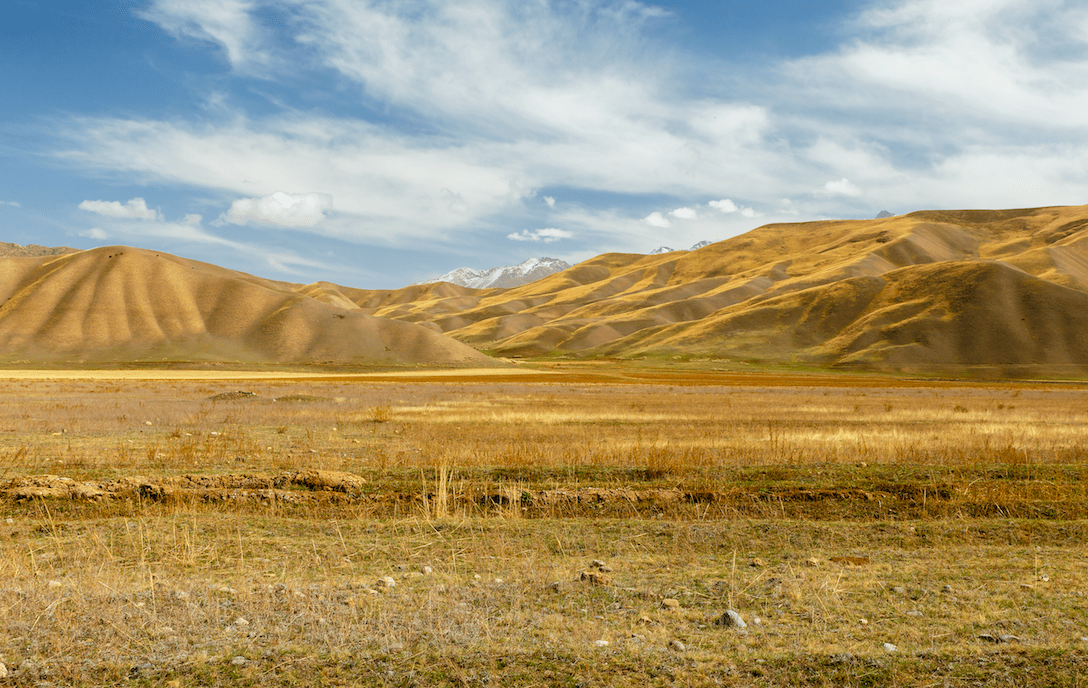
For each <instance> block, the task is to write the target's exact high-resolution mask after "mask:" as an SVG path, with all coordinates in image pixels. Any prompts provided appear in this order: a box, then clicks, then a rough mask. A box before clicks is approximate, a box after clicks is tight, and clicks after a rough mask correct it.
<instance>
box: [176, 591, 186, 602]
mask: <svg viewBox="0 0 1088 688" xmlns="http://www.w3.org/2000/svg"><path fill="white" fill-rule="evenodd" d="M174 599H175V600H187V599H189V593H187V592H185V591H184V590H175V591H174Z"/></svg>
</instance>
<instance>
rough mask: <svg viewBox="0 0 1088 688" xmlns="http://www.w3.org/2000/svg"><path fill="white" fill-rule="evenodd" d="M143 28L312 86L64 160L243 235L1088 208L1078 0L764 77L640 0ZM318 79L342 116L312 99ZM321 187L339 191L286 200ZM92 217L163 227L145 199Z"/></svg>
mask: <svg viewBox="0 0 1088 688" xmlns="http://www.w3.org/2000/svg"><path fill="white" fill-rule="evenodd" d="M138 16H139V17H140V18H142V19H144V20H146V21H148V22H152V23H154V24H155V25H157V26H158V27H159V28H161V29H162V30H164V31H166V32H167V33H168V34H170V35H171V36H174V37H177V38H178V39H179V40H182V41H183V42H197V43H201V44H205V45H212V46H216V47H217V48H218V49H219V51H220V52H219V55H220V56H221V58H222V59H223V60H224V62H225V63H226V64H227V65H229V68H230V70H231V75H230V77H225V78H233V79H237V80H246V81H245V83H246V84H247V85H249V84H253V83H257V84H258V85H261V84H265V85H267V88H273V87H280V88H285V89H288V92H287V93H286V95H285V96H283V100H284V101H285V102H287V103H288V104H287V105H281V106H280V107H274V108H271V109H270V110H268V111H262V112H260V113H254V112H253V111H251V110H248V109H247V108H246V107H245V106H243V105H241V104H240V103H241V100H240V99H233V100H232V99H231V98H229V97H227V98H226V100H225V101H224V105H223V108H224V110H223V112H222V116H221V117H219V118H218V119H217V118H215V117H210V118H209V119H208V120H203V121H199V122H198V121H188V122H187V121H184V120H179V119H172V120H160V119H154V118H138V117H132V118H120V117H113V118H84V119H77V120H73V121H71V123H70V127H69V129H68V131H67V133H68V135H69V141H70V145H69V147H68V150H66V151H65V152H64V154H63V155H64V156H65V157H66V158H67V159H68V160H70V161H72V162H73V163H74V164H78V165H81V166H85V167H88V168H97V169H101V170H107V171H110V172H122V173H128V174H131V175H133V176H134V177H138V178H140V179H149V180H153V181H158V182H162V183H168V184H173V185H185V186H192V187H195V188H199V189H206V190H209V191H211V192H214V194H211V195H218V196H219V197H221V198H226V199H230V198H235V199H238V200H235V201H233V202H232V203H231V204H230V207H229V208H227V209H225V210H224V208H223V207H222V206H221V207H219V208H217V209H216V210H215V211H214V212H217V213H219V212H222V214H221V215H220V220H219V221H218V222H221V223H227V224H237V225H241V224H246V223H260V224H267V225H275V226H278V227H284V228H291V229H295V230H298V231H305V232H311V233H314V234H321V235H325V236H329V237H335V238H338V239H344V240H349V241H354V242H361V243H372V244H395V245H402V246H410V245H414V244H417V243H418V241H419V240H421V239H425V240H430V241H433V242H455V241H457V240H458V238H459V237H463V236H467V235H471V234H473V233H487V232H490V233H491V235H492V236H494V237H501V236H507V237H508V238H509V239H511V240H514V241H527V242H551V241H557V240H559V239H572V240H574V241H578V242H582V243H581V244H580V246H582V248H583V249H584V250H586V251H592V250H597V249H600V250H611V249H617V248H621V249H622V248H625V247H626V248H633V247H634V246H635V245H636V244H640V243H641V242H644V241H652V240H653V239H654V238H655V236H656V233H660V231H661V230H665V229H668V230H669V232H670V233H671V234H670V236H674V235H675V234H678V233H679V234H683V233H691V234H693V236H692V237H691V239H692V240H699V239H703V238H721V237H722V235H724V234H727V233H730V232H734V233H735V232H739V231H743V230H745V229H750V228H751V227H752V226H753V224H754V222H753V221H754V220H755V219H756V218H759V219H760V220H762V221H776V220H784V219H792V220H796V219H798V215H801V216H802V219H808V218H818V217H833V216H840V217H871V216H872V215H873V214H874V213H875V212H876V211H877V210H879V209H881V208H885V207H886V208H889V209H893V210H896V211H908V210H913V209H919V208H936V207H1008V206H1017V205H1023V206H1028V205H1045V204H1061V203H1078V202H1084V201H1085V200H1088V199H1085V195H1086V194H1085V189H1086V188H1088V119H1086V118H1085V117H1084V112H1086V111H1088V11H1086V10H1085V9H1084V8H1083V7H1081V6H1080V4H1079V3H1074V2H1063V1H1062V0H1042V2H1039V1H1038V0H1036V1H1035V2H1028V0H996V1H989V0H985V1H984V0H969V1H967V2H964V3H959V4H955V3H952V4H949V3H947V2H940V1H939V0H876V1H875V2H873V3H869V4H867V5H866V9H865V10H864V11H862V12H861V13H859V14H857V15H856V16H854V17H853V19H852V20H851V23H849V24H848V25H846V26H843V27H840V28H841V31H842V33H843V40H842V43H841V45H840V46H839V47H838V48H836V49H833V50H830V51H827V52H825V53H823V54H816V55H810V56H807V57H803V58H800V59H794V60H782V61H779V62H771V63H764V64H755V65H753V64H729V62H728V56H727V55H722V56H709V57H708V56H707V55H696V54H693V53H688V52H685V51H684V49H683V48H681V47H678V46H676V45H668V44H665V43H663V42H661V41H662V40H663V39H661V38H660V36H662V35H665V34H664V33H662V32H661V31H660V29H661V27H663V26H665V24H666V23H667V22H674V21H678V20H679V19H678V15H675V14H670V13H668V12H665V11H663V10H661V9H660V8H657V7H654V6H652V5H649V4H645V3H640V2H635V1H633V0H616V1H609V0H589V1H587V2H578V3H553V2H528V3H526V2H514V0H471V1H469V2H455V3H451V2H446V1H444V0H415V1H414V2H411V3H391V2H381V1H378V0H358V1H355V2H345V1H344V0H306V1H305V2H303V0H276V1H275V2H272V1H271V0H269V1H267V2H265V1H262V0H215V1H213V0H151V2H150V3H149V4H148V5H147V7H146V8H145V9H143V10H141V11H140V12H139V13H138ZM329 74H333V75H335V82H333V81H329V80H328V79H329V77H328V75H329ZM306 78H312V79H326V81H325V82H321V85H320V86H319V88H325V90H326V91H327V92H328V93H329V94H332V95H329V97H330V98H333V97H336V98H340V99H341V100H340V101H338V102H337V107H332V108H328V109H327V110H313V109H305V108H297V109H296V108H294V107H292V106H291V105H290V104H289V103H290V102H291V94H290V92H289V89H290V88H293V87H292V86H290V84H291V83H292V80H295V81H298V80H304V79H306ZM331 113H336V114H331ZM300 189H319V190H320V191H321V193H287V192H284V191H282V190H300ZM538 192H539V193H540V194H541V195H538ZM560 192H562V193H560ZM543 194H547V195H543ZM579 194H581V197H583V198H597V197H600V198H605V199H607V200H603V201H589V200H583V201H577V200H568V198H571V199H574V198H579ZM726 194H728V195H729V198H724V197H723V196H725V195H726ZM557 195H558V196H559V197H561V198H562V199H563V202H562V203H558V204H557V203H556V202H555V199H556V197H557ZM333 197H335V199H336V212H335V213H330V212H329V211H330V210H331V208H332V200H331V199H332V198H333ZM532 198H535V199H536V200H535V201H534V203H532V204H530V203H527V200H528V199H532ZM541 199H543V203H541V202H540V200H541ZM662 199H665V200H662ZM714 199H719V200H714ZM137 201H138V202H139V204H138V205H134V204H136V202H137ZM530 206H531V207H530ZM80 207H81V208H83V209H85V210H89V211H91V212H95V213H98V214H100V215H105V216H108V217H113V218H130V219H131V218H139V219H144V220H155V219H157V214H156V211H154V210H151V209H148V208H147V207H146V205H144V204H143V201H142V199H133V200H132V201H129V202H128V204H125V205H122V204H120V203H119V202H116V201H114V202H106V201H85V202H84V204H81V205H80ZM512 222H517V223H518V224H517V225H514V226H519V225H520V226H526V225H527V224H528V223H529V222H533V223H534V224H535V226H548V225H551V226H555V225H560V226H563V227H565V228H567V229H563V230H557V229H543V230H533V231H530V230H524V231H521V232H516V233H509V228H510V224H511V223H512ZM536 223H539V224H536ZM183 224H184V223H183ZM197 224H199V223H197ZM212 224H213V225H216V223H212ZM529 226H533V225H529ZM549 232H561V233H564V234H563V235H562V236H561V235H559V234H554V233H552V234H549ZM708 234H714V236H705V235H708ZM700 235H703V236H700ZM674 240H675V241H677V242H679V241H681V240H686V239H684V238H683V237H681V238H675V239H670V241H674ZM572 243H573V242H572Z"/></svg>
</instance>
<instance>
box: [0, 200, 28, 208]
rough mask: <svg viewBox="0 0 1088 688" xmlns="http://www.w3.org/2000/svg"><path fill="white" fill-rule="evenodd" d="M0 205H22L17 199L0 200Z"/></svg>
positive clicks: (18, 206)
mask: <svg viewBox="0 0 1088 688" xmlns="http://www.w3.org/2000/svg"><path fill="white" fill-rule="evenodd" d="M0 205H10V206H11V207H13V208H22V207H23V206H22V205H21V204H20V203H19V202H18V201H0Z"/></svg>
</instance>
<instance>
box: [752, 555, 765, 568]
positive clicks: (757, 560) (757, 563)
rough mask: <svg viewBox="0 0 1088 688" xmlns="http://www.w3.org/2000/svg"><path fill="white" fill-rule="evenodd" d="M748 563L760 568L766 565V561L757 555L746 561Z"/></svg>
mask: <svg viewBox="0 0 1088 688" xmlns="http://www.w3.org/2000/svg"><path fill="white" fill-rule="evenodd" d="M748 565H749V566H754V567H756V568H758V569H761V568H763V567H764V566H766V565H767V562H765V561H763V560H762V559H760V558H759V557H755V558H754V559H752V560H751V561H750V562H748Z"/></svg>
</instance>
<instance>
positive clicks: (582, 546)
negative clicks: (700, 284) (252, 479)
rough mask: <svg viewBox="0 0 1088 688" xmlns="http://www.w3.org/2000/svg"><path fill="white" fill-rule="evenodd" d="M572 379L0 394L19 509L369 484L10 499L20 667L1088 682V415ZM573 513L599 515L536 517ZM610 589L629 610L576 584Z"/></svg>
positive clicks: (963, 389) (785, 383) (1005, 389)
mask: <svg viewBox="0 0 1088 688" xmlns="http://www.w3.org/2000/svg"><path fill="white" fill-rule="evenodd" d="M553 379H554V381H553V382H549V383H544V382H522V381H518V380H516V379H513V378H510V379H502V380H497V381H496V380H476V381H469V380H466V379H458V380H456V381H451V382H433V381H432V382H417V381H383V382H375V381H363V380H358V379H355V380H351V381H340V380H325V381H322V380H314V379H298V380H289V379H278V380H247V381H245V382H244V383H239V382H238V381H235V380H231V381H221V382H217V381H214V380H177V381H169V382H165V381H132V380H115V381H110V380H58V381H48V380H5V381H0V486H2V485H3V484H5V483H10V481H12V480H14V479H18V478H21V477H25V476H29V475H34V474H42V473H54V474H58V475H63V476H68V477H72V478H75V479H77V480H91V479H103V478H108V477H117V476H132V475H144V476H149V479H156V478H165V477H168V476H174V475H179V474H183V473H185V474H194V473H196V474H199V473H203V474H212V475H225V474H242V473H245V474H251V475H255V474H268V475H274V474H279V473H282V472H291V471H301V470H306V469H312V468H320V469H326V470H336V471H348V472H351V473H354V474H358V475H360V476H362V477H364V478H365V479H366V480H367V481H368V482H367V483H366V485H365V487H364V488H362V489H363V492H364V493H365V494H359V495H339V494H331V493H330V495H329V498H328V499H314V500H302V499H300V500H295V501H291V500H287V501H285V500H282V499H242V498H237V499H231V498H229V497H226V498H224V497H222V496H219V497H216V498H215V499H210V500H206V499H203V498H199V499H198V498H194V499H174V500H170V499H166V500H155V499H148V498H146V497H140V496H138V495H137V494H128V495H124V496H121V497H118V498H114V499H105V500H101V501H95V502H80V501H74V502H73V501H67V500H57V499H30V500H23V501H17V500H11V499H9V500H6V501H0V519H2V520H0V619H2V622H0V662H4V663H5V664H7V666H8V667H9V668H11V669H17V670H18V674H17V676H16V677H15V680H16V681H17V684H18V685H34V684H36V683H41V684H52V685H90V684H99V685H115V684H120V683H126V684H132V685H149V686H151V685H154V686H182V685H185V686H189V685H194V686H195V685H285V686H286V685H316V684H327V685H389V686H393V685H458V686H461V685H487V684H489V683H496V682H503V683H506V684H510V685H586V686H590V685H602V686H603V685H614V686H638V685H898V686H905V685H934V684H936V685H944V684H948V685H995V686H996V685H1009V684H1019V685H1071V686H1072V685H1078V682H1080V683H1083V681H1084V679H1085V678H1086V676H1088V658H1086V655H1085V649H1086V648H1088V641H1084V640H1082V637H1086V636H1088V611H1086V609H1088V600H1086V599H1085V593H1084V591H1085V590H1088V569H1086V568H1085V559H1084V549H1083V546H1084V542H1085V541H1086V537H1088V523H1086V521H1085V513H1086V511H1085V505H1086V504H1088V493H1086V491H1085V485H1086V484H1088V481H1086V478H1088V461H1086V456H1088V454H1086V453H1085V451H1086V448H1085V445H1086V439H1088V438H1086V437H1085V435H1084V434H1083V428H1084V427H1086V421H1088V390H1086V389H1085V388H1084V387H1082V386H1080V385H1072V384H1065V385H1061V384H1049V385H1028V384H1020V385H984V384H966V383H962V384H948V383H925V382H909V383H904V384H902V385H896V384H895V383H894V381H887V382H888V384H887V385H886V386H884V387H877V386H872V381H871V380H869V381H866V380H859V381H857V382H856V383H855V384H853V385H851V384H850V383H849V379H846V380H843V379H840V380H838V381H837V383H836V384H834V385H832V384H812V383H813V380H808V381H807V382H808V383H809V384H798V383H799V382H801V383H805V382H806V381H805V380H803V379H802V380H799V379H797V378H793V379H784V378H783V379H780V380H778V382H780V383H782V384H774V381H773V380H769V379H768V378H755V377H753V378H750V380H756V379H761V380H762V382H763V384H759V385H755V384H751V385H745V384H736V383H735V382H734V383H731V384H706V383H707V382H714V381H715V378H714V377H713V376H704V377H703V378H702V379H701V378H700V376H699V375H695V374H692V375H691V376H690V377H685V376H683V375H671V376H670V375H664V374H663V375H660V376H659V377H658V378H657V381H656V382H655V379H654V376H653V375H647V376H644V379H643V381H642V382H637V381H632V380H630V379H628V380H627V381H626V382H624V383H623V384H602V383H599V382H598V383H595V384H590V383H588V382H586V381H585V380H586V379H587V378H586V377H585V376H584V375H581V374H579V376H564V375H563V374H562V373H559V374H557V375H556V376H555V377H554V378H553ZM821 379H822V378H815V379H814V380H815V381H816V382H819V381H820V380H821ZM717 382H719V383H720V382H721V380H720V379H718V380H717ZM237 390H244V391H247V392H254V393H255V395H254V396H248V395H237V394H231V393H232V392H235V391H237ZM213 397H219V399H220V400H213ZM148 423H150V424H148ZM655 491H656V492H655ZM557 492H567V493H570V494H572V495H580V497H579V499H581V500H582V501H580V502H576V503H575V502H570V503H564V504H563V505H560V506H556V505H555V504H552V505H551V506H547V505H544V506H542V505H540V504H538V503H536V502H537V501H539V500H541V499H543V496H544V495H550V496H552V497H554V495H555V494H556V493H557ZM651 492H654V494H658V495H661V494H669V495H671V494H680V495H685V496H684V497H681V498H679V501H675V502H668V501H664V502H663V501H660V500H658V501H654V500H644V501H639V499H638V496H639V495H645V494H649V493H651ZM711 493H713V495H715V496H714V498H713V499H711V498H710V497H704V496H700V495H708V494H711ZM297 494H298V495H299V496H300V497H301V496H304V494H308V493H304V492H301V491H300V492H298V493H297ZM589 495H593V497H594V498H593V500H587V498H588V496H589ZM602 495H603V496H602ZM864 495H868V496H869V498H866V497H864ZM333 497H336V498H335V499H334V498H333ZM398 497H403V499H398ZM594 500H595V501H594ZM609 500H611V501H609ZM700 500H701V501H700ZM991 507H996V508H991ZM7 519H10V522H9V521H7ZM594 559H601V560H604V561H605V562H606V563H607V564H608V566H609V567H611V568H612V571H611V573H609V574H608V576H610V577H611V581H610V582H607V584H605V585H593V584H591V583H587V582H579V581H576V579H577V578H578V577H579V574H580V573H581V572H583V571H586V570H588V569H589V568H590V567H591V561H592V560H594ZM836 560H838V561H836ZM424 567H430V571H429V572H428V573H424ZM384 576H391V577H393V579H394V580H395V582H396V586H395V587H393V588H391V589H384V590H382V589H380V588H379V586H378V581H379V579H380V578H382V577H384ZM477 576H479V577H478V578H477ZM499 579H501V581H500V580H499ZM554 582H559V583H560V585H558V586H557V588H558V589H557V590H555V589H553V587H552V583H554ZM944 586H949V587H948V588H947V589H945V587H944ZM665 598H672V599H676V600H677V601H678V602H679V608H678V609H677V610H667V609H664V608H663V607H662V600H663V599H665ZM729 608H733V609H736V610H737V611H739V612H740V613H741V614H742V615H743V616H744V618H745V619H746V620H747V621H748V623H749V628H748V630H747V633H738V632H736V631H732V630H728V629H724V628H721V627H718V626H716V625H714V624H713V620H714V619H715V618H717V617H719V616H720V615H721V614H722V613H723V612H724V611H725V610H726V609H729ZM642 617H647V618H648V621H645V620H642V621H640V619H642ZM755 617H759V618H760V621H761V622H760V623H759V624H756V623H755V621H754V620H755ZM239 619H243V620H244V621H239ZM982 635H989V636H992V637H995V638H997V637H1000V636H1002V635H1012V636H1016V637H1017V638H1018V640H1016V641H1013V642H1009V643H999V644H994V643H990V642H988V641H985V640H982V639H980V636H982ZM596 641H607V642H608V644H607V645H598V643H597V642H596ZM672 641H677V642H679V643H681V644H682V645H683V646H684V649H683V650H682V651H680V650H678V649H676V648H675V645H673V647H670V643H671V642H672ZM884 643H893V644H895V645H896V646H898V651H897V652H895V653H888V652H886V651H885V650H884V649H883V648H882V646H883V644H884ZM237 656H242V657H245V658H246V659H247V662H246V663H245V664H244V665H242V666H235V665H233V664H231V660H232V659H233V658H234V657H237Z"/></svg>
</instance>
